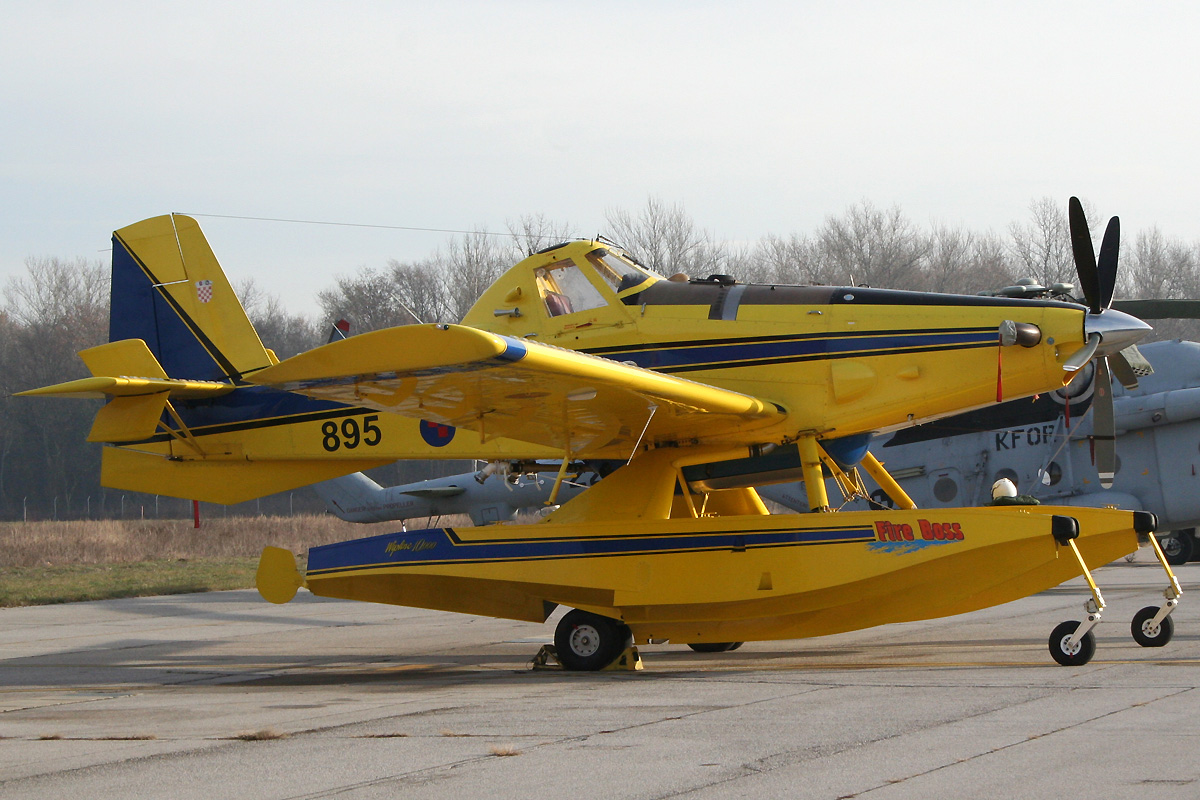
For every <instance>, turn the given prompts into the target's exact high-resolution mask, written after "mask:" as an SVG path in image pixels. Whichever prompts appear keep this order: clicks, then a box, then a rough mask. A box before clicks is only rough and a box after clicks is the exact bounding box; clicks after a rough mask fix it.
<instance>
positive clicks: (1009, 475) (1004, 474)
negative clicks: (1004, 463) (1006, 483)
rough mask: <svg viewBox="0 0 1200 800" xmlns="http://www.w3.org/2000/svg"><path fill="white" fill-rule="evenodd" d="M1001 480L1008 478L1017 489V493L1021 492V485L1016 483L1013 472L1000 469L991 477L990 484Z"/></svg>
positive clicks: (1015, 476)
mask: <svg viewBox="0 0 1200 800" xmlns="http://www.w3.org/2000/svg"><path fill="white" fill-rule="evenodd" d="M1003 478H1008V479H1009V480H1010V481H1012V482H1013V484H1014V485H1015V486H1016V487H1017V491H1018V492H1020V491H1021V484H1020V483H1018V482H1017V473H1015V472H1013V471H1012V470H1011V469H1002V470H1000V471H999V472H997V473H996V474H995V475H993V476H992V482H993V483H995V482H996V481H998V480H1001V479H1003Z"/></svg>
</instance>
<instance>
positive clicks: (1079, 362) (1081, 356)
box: [1063, 333, 1100, 372]
mask: <svg viewBox="0 0 1200 800" xmlns="http://www.w3.org/2000/svg"><path fill="white" fill-rule="evenodd" d="M1099 346H1100V334H1098V333H1093V334H1089V335H1088V340H1087V343H1085V344H1084V345H1083V347H1081V348H1079V349H1078V350H1076V351H1075V352H1074V353H1072V354H1071V357H1070V358H1068V359H1067V360H1066V361H1064V362H1063V369H1064V370H1066V371H1067V372H1078V371H1079V370H1081V369H1083V367H1084V365H1085V364H1087V363H1088V362H1089V361H1091V360H1092V356H1094V355H1095V354H1096V348H1097V347H1099Z"/></svg>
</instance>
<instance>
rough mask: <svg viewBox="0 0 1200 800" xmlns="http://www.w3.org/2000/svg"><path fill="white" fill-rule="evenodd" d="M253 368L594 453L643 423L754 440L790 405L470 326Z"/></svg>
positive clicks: (399, 409)
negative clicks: (781, 404) (782, 404)
mask: <svg viewBox="0 0 1200 800" xmlns="http://www.w3.org/2000/svg"><path fill="white" fill-rule="evenodd" d="M248 379H249V380H250V381H252V382H254V383H257V384H261V385H266V386H272V387H274V388H279V389H284V390H286V391H291V392H297V393H300V394H304V395H309V396H312V397H319V398H322V399H327V400H336V401H338V402H342V403H348V404H351V405H357V406H365V407H367V408H372V409H378V410H379V411H384V412H389V413H394V414H401V415H404V416H409V417H416V418H419V419H425V420H430V421H433V422H438V423H442V424H447V425H454V426H456V427H462V428H467V429H470V430H475V431H478V432H480V433H481V434H483V435H484V437H485V438H491V437H494V436H504V437H509V438H513V439H519V440H521V441H526V442H532V443H536V444H542V445H548V446H551V447H554V448H558V449H563V450H565V451H569V452H570V454H571V455H575V456H589V457H593V458H610V457H612V458H615V457H628V456H629V455H631V454H632V451H631V448H632V447H633V446H634V445H635V443H636V442H637V441H638V439H639V437H641V436H642V432H643V430H644V431H645V437H644V439H645V441H647V442H656V443H659V444H665V443H672V442H673V443H687V444H691V443H699V442H704V443H720V444H730V445H738V444H753V443H756V442H761V441H763V439H762V438H761V437H759V436H756V435H755V432H756V431H759V430H761V429H762V428H764V427H769V426H771V425H774V424H777V423H779V422H781V421H782V420H783V419H784V417H785V416H786V414H785V412H784V411H783V409H781V408H780V407H779V406H778V405H776V404H774V403H770V402H766V401H763V400H760V399H758V398H755V397H750V396H749V395H745V394H740V393H738V392H732V391H729V390H726V389H721V388H718V387H714V386H709V385H707V384H703V383H697V382H695V381H689V380H686V379H683V378H678V377H674V376H669V375H662V374H659V373H657V372H652V371H650V370H646V369H642V368H640V367H635V366H632V365H628V364H620V363H617V362H615V361H610V360H608V359H604V358H599V357H596V356H591V355H587V354H585V353H578V352H575V351H574V350H565V349H562V348H559V347H554V346H551V345H547V344H543V343H540V342H534V341H530V340H528V339H514V338H512V337H508V336H501V335H498V334H493V333H488V332H486V331H481V330H478V329H476V328H469V327H465V326H462V325H408V326H403V327H398V328H387V329H385V330H381V331H374V332H371V333H365V334H361V335H359V336H354V337H351V338H349V339H345V340H343V341H338V342H333V343H331V344H327V345H325V346H323V347H318V348H316V349H315V350H310V351H309V352H307V353H302V354H301V355H298V356H296V357H294V358H289V359H288V360H286V361H283V362H281V363H279V364H277V365H275V366H273V367H269V368H267V369H264V370H262V371H261V372H257V373H255V374H254V375H253V376H251V377H249V378H248Z"/></svg>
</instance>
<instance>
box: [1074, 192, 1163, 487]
mask: <svg viewBox="0 0 1200 800" xmlns="http://www.w3.org/2000/svg"><path fill="white" fill-rule="evenodd" d="M1067 218H1068V221H1069V222H1070V226H1071V252H1072V254H1073V255H1074V257H1075V271H1076V272H1077V273H1078V275H1079V287H1080V289H1082V290H1083V299H1084V303H1085V305H1087V307H1088V314H1087V316H1086V317H1085V318H1084V323H1083V330H1084V334H1085V336H1086V341H1085V343H1084V345H1083V347H1081V348H1080V349H1079V350H1077V351H1075V352H1074V353H1072V354H1071V355H1070V356H1069V357H1068V358H1067V360H1066V362H1065V363H1064V364H1063V369H1064V370H1066V371H1067V372H1072V373H1073V372H1078V371H1079V370H1080V369H1082V368H1083V367H1084V366H1085V365H1086V364H1087V363H1088V362H1089V361H1091V360H1092V359H1096V362H1097V363H1096V378H1095V387H1096V388H1095V399H1094V400H1093V401H1092V408H1093V418H1092V433H1093V437H1092V439H1093V443H1094V448H1095V450H1094V452H1095V454H1096V472H1097V473H1098V474H1099V476H1100V485H1101V486H1103V487H1104V488H1105V489H1111V488H1112V484H1113V475H1114V473H1115V472H1116V461H1117V453H1116V446H1115V441H1116V422H1115V415H1114V411H1113V398H1112V375H1113V374H1114V373H1115V374H1116V376H1117V379H1118V380H1119V381H1121V383H1122V385H1124V386H1125V387H1127V388H1131V389H1132V388H1135V387H1136V386H1137V376H1138V372H1139V370H1140V367H1141V363H1142V362H1144V361H1145V359H1143V358H1142V357H1141V354H1140V353H1137V352H1136V348H1134V343H1135V342H1137V341H1138V340H1139V339H1141V338H1142V337H1143V336H1145V335H1146V333H1147V332H1149V330H1150V326H1149V325H1147V324H1146V323H1144V322H1142V321H1141V320H1140V319H1138V318H1137V317H1135V316H1132V315H1130V314H1128V313H1125V312H1122V311H1118V310H1116V309H1114V308H1112V302H1113V292H1114V290H1115V289H1116V285H1117V256H1118V252H1119V251H1120V248H1121V221H1120V220H1119V219H1118V218H1117V217H1113V218H1112V219H1110V220H1109V221H1108V227H1106V228H1105V230H1104V238H1103V239H1102V240H1101V242H1100V256H1099V258H1097V257H1096V254H1095V250H1094V249H1093V248H1092V233H1091V231H1090V230H1089V229H1088V224H1087V217H1086V216H1085V215H1084V213H1083V204H1082V203H1080V202H1079V198H1077V197H1072V198H1071V200H1070V203H1069V204H1068V214H1067ZM1126 348H1133V349H1132V351H1131V353H1130V355H1129V356H1128V357H1127V356H1126V355H1125V354H1124V353H1123V352H1122V351H1123V350H1125V349H1126ZM1134 354H1136V357H1135V356H1134ZM1109 359H1112V365H1111V369H1110V365H1109ZM1131 361H1132V362H1135V363H1131Z"/></svg>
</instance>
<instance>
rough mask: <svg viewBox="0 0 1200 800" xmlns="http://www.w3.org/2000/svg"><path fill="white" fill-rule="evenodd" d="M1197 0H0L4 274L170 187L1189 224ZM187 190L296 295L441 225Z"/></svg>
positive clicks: (790, 217)
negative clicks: (1039, 209) (1062, 211)
mask: <svg viewBox="0 0 1200 800" xmlns="http://www.w3.org/2000/svg"><path fill="white" fill-rule="evenodd" d="M1195 9H1196V5H1195V4H1194V3H1190V4H1185V3H1175V2H1158V3H1154V4H1135V3H1128V2H1126V3H1120V4H1117V3H1102V2H1087V3H1084V2H1077V3H1056V2H1045V0H1042V1H1041V2H1025V1H1024V0H1008V1H1007V2H995V3H963V2H922V3H894V2H877V3H874V2H840V3H836V4H834V3H829V2H805V1H804V0H791V2H755V0H738V2H736V3H735V2H727V3H718V2H668V1H666V0H664V1H663V2H650V1H649V0H641V1H640V2H589V3H583V2H566V1H565V0H563V1H560V2H545V3H543V2H512V1H509V2H478V3H472V2H449V1H445V0H443V1H442V2H436V3H434V2H378V3H370V2H337V3H333V2H329V3H315V2H297V1H296V0H293V1H292V2H288V3H279V2H271V3H258V2H246V1H243V2H238V3H229V4H223V3H206V2H201V3H190V4H180V3H172V4H167V3H162V2H151V3H135V2H111V3H63V2H46V1H45V0H44V1H43V2H39V3H24V2H18V1H17V0H0V20H2V22H0V75H2V76H3V80H2V81H0V281H3V280H4V279H6V278H7V277H9V276H12V275H19V274H22V273H23V272H24V269H25V268H24V261H25V259H26V258H27V257H30V256H59V257H63V258H74V257H76V256H84V257H87V258H97V259H103V260H104V261H105V262H107V260H108V254H107V252H101V251H106V250H107V248H108V247H109V236H110V233H111V231H112V230H113V229H115V228H119V227H123V226H124V225H127V224H129V223H132V222H135V221H137V220H140V219H143V218H146V217H150V216H155V215H158V214H163V213H167V212H171V211H175V212H184V213H198V214H227V215H246V216H255V217H277V218H291V219H308V220H329V221H339V222H349V223H367V224H380V225H399V226H414V227H429V228H449V229H470V228H475V227H481V226H482V227H486V228H488V229H490V230H493V231H498V230H504V224H505V221H506V220H508V219H516V218H517V217H519V216H521V215H523V214H539V213H540V214H545V215H546V216H547V217H549V218H551V219H554V220H561V221H563V222H568V223H571V224H572V225H574V226H576V228H577V230H578V231H579V232H580V233H587V234H592V233H595V232H603V227H604V214H605V212H606V211H607V210H609V209H613V208H624V209H628V210H631V211H636V210H637V209H639V208H640V207H641V206H642V205H644V203H645V202H646V199H647V198H648V197H650V196H654V197H657V198H659V199H661V200H663V201H665V202H669V203H677V202H678V203H681V204H683V206H684V208H685V209H686V210H687V212H688V213H689V214H690V215H691V216H692V218H693V219H694V220H695V221H696V223H697V224H698V225H700V226H701V227H703V228H705V229H706V230H709V231H710V232H712V233H713V234H714V235H715V236H717V237H718V238H722V239H734V240H746V239H757V238H758V237H761V236H763V235H765V234H767V233H776V234H787V233H790V232H793V231H801V232H810V231H812V230H814V229H815V228H816V227H817V226H818V225H820V223H821V222H822V221H823V220H824V218H825V217H826V216H828V215H830V214H840V213H842V212H843V211H844V210H845V209H846V207H847V206H849V205H850V204H852V203H855V202H857V201H859V200H862V199H867V200H870V201H871V202H872V203H874V204H876V205H877V206H885V207H886V206H891V205H892V204H898V205H899V206H900V207H901V209H902V210H903V211H904V213H905V214H906V215H907V216H908V217H910V218H911V219H913V220H914V221H915V222H917V223H919V224H923V225H924V224H929V223H930V222H935V221H936V222H939V223H946V224H950V225H958V224H962V225H965V226H967V227H969V228H972V229H976V230H980V231H982V230H987V229H993V230H996V231H1003V230H1004V229H1005V228H1006V227H1007V225H1008V224H1009V223H1010V222H1012V221H1024V220H1025V219H1026V218H1027V216H1028V207H1029V204H1030V202H1031V201H1032V200H1034V199H1035V198H1040V197H1043V196H1046V195H1050V196H1053V197H1056V198H1062V201H1063V203H1064V205H1065V203H1066V198H1067V197H1068V196H1069V195H1071V194H1078V195H1079V196H1081V197H1083V198H1085V199H1086V200H1089V201H1091V202H1092V203H1093V204H1094V205H1095V207H1096V209H1097V211H1098V212H1099V213H1101V214H1103V215H1105V216H1107V215H1109V214H1114V213H1116V214H1120V215H1121V218H1122V223H1123V227H1124V229H1125V231H1126V232H1127V233H1132V232H1134V231H1137V230H1141V229H1144V228H1149V227H1151V226H1154V225H1158V226H1159V227H1160V228H1161V229H1162V231H1163V233H1164V234H1166V235H1167V236H1169V237H1177V238H1180V239H1183V240H1185V241H1188V242H1192V241H1197V240H1200V216H1198V215H1197V213H1196V203H1195V202H1194V201H1193V194H1194V193H1195V192H1196V190H1197V185H1198V184H1200V174H1198V173H1200V169H1198V166H1200V157H1198V155H1197V147H1198V145H1197V138H1198V137H1197V133H1198V132H1200V66H1197V61H1196V58H1195V56H1194V55H1192V49H1193V47H1194V46H1195V41H1196V39H1197V36H1198V34H1200V11H1197V10H1195ZM199 220H200V223H201V225H202V227H203V228H204V230H205V232H206V233H207V234H208V237H209V241H210V242H211V243H212V245H213V249H214V250H215V252H216V254H217V257H218V258H219V259H220V260H221V262H222V264H223V266H224V267H225V270H226V272H227V274H228V275H229V276H230V278H231V279H232V280H233V281H234V282H237V281H238V280H240V279H243V278H246V277H251V278H254V279H255V280H256V282H257V283H258V284H259V286H260V287H261V288H263V289H266V290H268V291H271V292H274V293H276V294H278V295H280V296H281V297H282V299H283V300H284V301H285V304H286V305H287V307H288V308H289V310H291V311H293V312H309V311H313V310H315V307H316V306H315V300H314V295H315V293H316V291H317V290H319V289H321V288H324V287H326V286H329V285H330V284H331V282H332V279H333V277H334V276H336V275H338V274H348V273H352V272H354V271H355V270H357V269H358V268H359V267H360V266H363V265H367V266H372V267H382V266H383V265H384V264H385V263H386V261H387V259H388V258H399V259H410V258H419V257H422V256H424V255H427V254H428V253H430V252H431V251H432V250H433V249H435V248H436V247H437V246H439V245H441V244H443V243H444V241H445V240H446V238H447V235H446V234H421V233H412V232H404V231H379V230H369V229H361V228H343V227H324V226H304V225H290V224H280V223H267V222H249V221H241V220H227V219H212V218H205V217H199Z"/></svg>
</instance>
